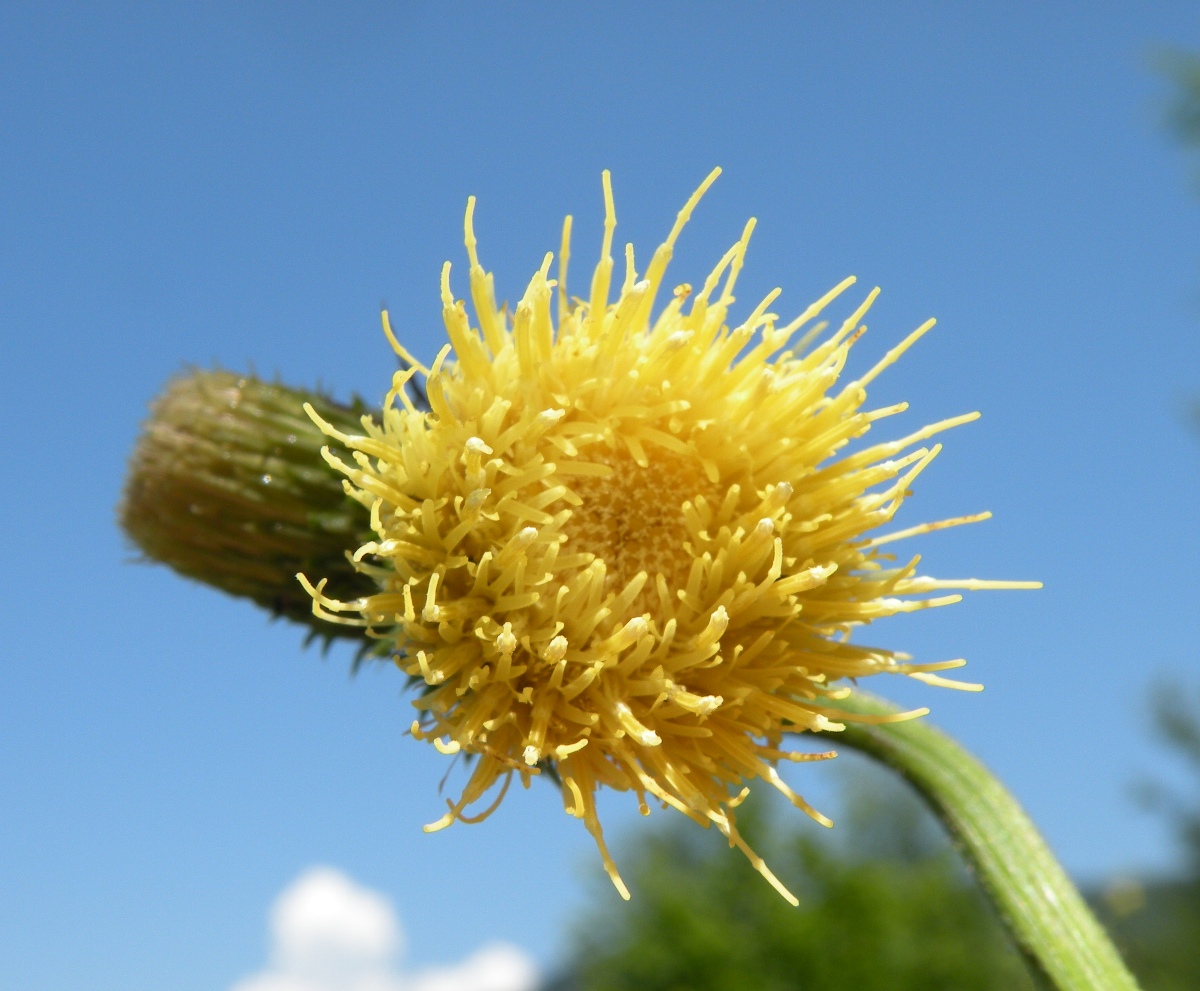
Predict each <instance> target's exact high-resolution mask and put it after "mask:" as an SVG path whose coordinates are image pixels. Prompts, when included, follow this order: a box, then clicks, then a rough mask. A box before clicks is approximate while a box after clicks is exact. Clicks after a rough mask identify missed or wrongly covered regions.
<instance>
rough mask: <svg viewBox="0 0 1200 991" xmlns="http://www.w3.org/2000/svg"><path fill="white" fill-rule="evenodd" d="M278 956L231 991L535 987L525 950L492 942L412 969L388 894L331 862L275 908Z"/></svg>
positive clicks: (306, 876) (527, 990)
mask: <svg viewBox="0 0 1200 991" xmlns="http://www.w3.org/2000/svg"><path fill="white" fill-rule="evenodd" d="M271 939H272V946H271V963H270V966H269V967H268V968H267V969H266V970H264V971H262V972H261V973H258V974H255V975H253V976H251V977H247V978H245V979H243V980H241V981H239V982H238V983H237V984H235V985H234V986H233V988H232V989H231V991H534V989H535V988H536V987H537V985H538V975H537V969H536V967H535V966H534V963H533V961H532V960H531V959H530V958H529V956H528V955H527V954H526V953H524V952H523V951H521V950H519V949H518V948H517V947H515V946H512V945H510V944H507V943H490V944H488V945H486V946H484V947H482V948H480V949H479V950H477V951H476V952H475V953H473V954H471V955H470V956H469V957H467V958H466V959H465V960H463V961H462V962H460V963H457V964H453V965H451V966H448V967H431V968H428V969H425V970H421V971H418V972H416V973H408V972H406V971H405V970H404V968H403V967H402V966H401V960H400V954H401V951H402V949H403V945H404V936H403V931H402V929H401V926H400V920H399V919H398V918H397V917H396V912H395V909H393V908H392V905H391V903H390V902H389V901H388V900H387V899H386V898H385V897H384V896H383V895H381V894H379V893H378V892H375V891H371V890H369V889H367V888H364V887H362V886H361V885H358V884H356V883H355V882H354V881H352V880H351V879H350V878H348V877H347V876H346V875H345V874H343V873H341V872H340V871H337V870H334V869H333V868H331V867H314V868H313V869H311V870H309V871H306V872H305V873H303V874H301V875H300V877H298V878H296V880H295V881H293V882H292V883H291V884H290V885H288V886H287V887H286V888H285V889H284V890H283V891H282V892H281V893H280V895H279V897H278V898H276V899H275V904H274V905H273V906H272V908H271Z"/></svg>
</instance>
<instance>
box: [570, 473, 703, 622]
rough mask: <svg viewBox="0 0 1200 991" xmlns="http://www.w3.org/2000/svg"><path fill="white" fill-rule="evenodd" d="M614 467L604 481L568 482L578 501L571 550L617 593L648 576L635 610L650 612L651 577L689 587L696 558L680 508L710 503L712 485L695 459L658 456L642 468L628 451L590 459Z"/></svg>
mask: <svg viewBox="0 0 1200 991" xmlns="http://www.w3.org/2000/svg"><path fill="white" fill-rule="evenodd" d="M594 460H596V461H597V462H598V463H600V464H604V465H606V466H608V467H609V468H611V469H612V474H611V475H609V476H608V477H607V478H602V477H586V478H582V479H577V480H572V486H571V487H572V489H573V490H574V492H575V494H576V495H577V496H579V497H580V499H582V500H583V505H582V506H579V507H577V508H576V509H575V510H574V512H573V513H572V515H571V519H570V520H569V521H568V522H567V524H566V526H565V527H564V532H565V533H566V534H567V537H568V538H569V546H570V547H571V549H572V550H574V551H576V552H580V551H582V552H588V553H591V554H594V555H595V556H596V557H597V558H600V559H601V560H603V561H604V564H605V569H606V584H607V585H608V586H609V587H610V588H613V589H618V590H619V589H621V588H624V587H625V586H626V585H628V584H629V582H630V581H632V580H633V579H634V578H636V577H637V575H638V573H639V572H645V573H646V575H647V576H648V577H649V578H650V581H648V582H647V583H646V585H645V587H644V588H643V590H642V592H641V594H640V595H639V596H638V598H637V599H636V600H634V603H633V608H632V610H631V611H632V612H633V613H634V614H640V613H642V612H645V611H647V610H648V609H652V607H653V602H654V598H655V596H656V593H655V589H654V585H655V583H654V578H655V576H657V575H662V576H663V578H664V579H665V580H666V583H667V587H668V588H670V589H677V588H682V587H683V586H685V585H686V584H687V579H688V573H689V572H690V570H691V566H692V561H693V559H694V555H693V553H692V552H691V548H690V546H689V543H688V530H687V524H686V521H685V518H684V505H685V504H686V503H693V502H695V500H696V498H697V497H698V496H702V497H705V498H708V499H710V500H711V499H712V497H713V496H714V495H715V494H716V492H717V486H716V485H714V484H713V483H712V482H710V481H709V480H708V478H707V477H706V476H705V474H704V469H703V467H702V466H701V465H700V464H699V462H698V461H697V460H696V459H694V458H687V457H684V456H681V455H679V454H675V453H673V452H670V451H662V450H658V451H655V452H654V456H653V457H652V458H649V459H648V463H647V464H645V465H639V464H638V463H637V462H636V461H634V459H633V457H632V456H631V455H630V454H629V453H628V452H626V451H614V452H606V453H605V455H604V456H602V457H598V458H595V459H594Z"/></svg>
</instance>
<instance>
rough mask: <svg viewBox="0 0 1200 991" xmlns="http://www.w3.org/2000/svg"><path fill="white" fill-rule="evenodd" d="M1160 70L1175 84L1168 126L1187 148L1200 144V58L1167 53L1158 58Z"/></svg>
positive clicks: (1187, 54)
mask: <svg viewBox="0 0 1200 991" xmlns="http://www.w3.org/2000/svg"><path fill="white" fill-rule="evenodd" d="M1158 64H1159V68H1160V69H1161V70H1162V72H1163V74H1164V75H1166V76H1167V77H1168V78H1169V79H1170V80H1171V81H1172V82H1173V83H1174V84H1175V94H1174V97H1173V99H1172V102H1171V105H1170V108H1169V110H1168V112H1167V124H1168V126H1169V127H1170V128H1171V130H1172V131H1174V132H1175V134H1176V136H1177V137H1178V138H1179V140H1180V141H1182V142H1183V143H1184V144H1186V145H1193V146H1195V145H1200V56H1197V55H1193V54H1192V53H1190V52H1181V51H1169V52H1166V53H1165V54H1163V55H1162V56H1161V57H1160V58H1159V62H1158Z"/></svg>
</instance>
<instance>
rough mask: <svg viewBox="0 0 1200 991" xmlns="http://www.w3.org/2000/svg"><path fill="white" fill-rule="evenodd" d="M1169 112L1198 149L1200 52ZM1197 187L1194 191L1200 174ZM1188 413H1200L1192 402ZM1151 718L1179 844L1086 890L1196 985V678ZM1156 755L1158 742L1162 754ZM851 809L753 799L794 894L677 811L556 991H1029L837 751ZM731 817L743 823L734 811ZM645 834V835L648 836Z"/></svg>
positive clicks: (996, 936) (1157, 966)
mask: <svg viewBox="0 0 1200 991" xmlns="http://www.w3.org/2000/svg"><path fill="white" fill-rule="evenodd" d="M1158 67H1159V69H1160V71H1162V73H1163V74H1164V75H1165V76H1166V77H1167V78H1168V79H1169V80H1170V82H1171V84H1172V87H1173V97H1172V102H1171V104H1170V106H1169V109H1168V111H1167V122H1168V124H1169V126H1170V129H1171V131H1172V132H1173V134H1174V135H1175V137H1176V138H1177V139H1178V140H1179V141H1180V142H1181V143H1182V144H1183V145H1184V146H1185V147H1186V148H1189V149H1192V150H1196V149H1200V57H1197V56H1194V55H1190V54H1185V53H1179V52H1170V53H1167V54H1165V55H1163V56H1161V57H1160V59H1159V60H1158ZM1196 191H1197V192H1200V176H1198V177H1197V186H1196ZM1196 422H1197V423H1198V424H1200V407H1198V408H1197V415H1196ZM1150 701H1151V712H1152V716H1153V719H1152V722H1153V727H1154V731H1155V733H1156V734H1157V736H1158V738H1159V740H1160V742H1161V743H1162V745H1163V747H1164V750H1165V751H1171V752H1173V753H1174V754H1175V756H1176V757H1179V758H1182V759H1183V762H1184V763H1185V765H1186V767H1187V768H1188V771H1189V773H1190V783H1189V784H1188V785H1185V786H1184V787H1183V788H1178V787H1176V788H1169V787H1166V786H1164V785H1163V784H1162V783H1161V782H1158V781H1144V782H1131V800H1137V801H1140V802H1141V803H1142V804H1143V805H1144V806H1145V807H1146V808H1147V809H1148V810H1149V811H1151V812H1152V813H1154V814H1157V815H1161V816H1165V817H1167V818H1168V819H1169V820H1170V822H1171V824H1172V826H1173V828H1174V831H1175V835H1176V837H1177V839H1178V842H1179V846H1180V851H1179V852H1180V857H1179V861H1178V862H1179V865H1180V866H1179V869H1178V871H1177V873H1176V874H1175V875H1173V876H1169V877H1150V878H1145V877H1143V878H1134V877H1127V878H1115V879H1112V880H1111V881H1110V882H1109V883H1108V884H1107V885H1106V886H1104V887H1103V888H1100V889H1096V890H1092V891H1089V892H1087V894H1088V896H1089V899H1090V901H1091V902H1092V903H1093V905H1094V907H1095V908H1096V910H1097V912H1098V914H1099V915H1100V917H1101V919H1102V920H1103V922H1104V924H1105V925H1106V926H1107V927H1108V928H1109V930H1110V931H1111V932H1112V933H1113V936H1114V938H1115V940H1116V942H1117V945H1118V946H1119V948H1120V950H1121V952H1122V953H1123V954H1124V956H1125V958H1126V960H1127V961H1128V962H1129V964H1130V966H1131V968H1132V969H1133V971H1134V972H1135V974H1136V975H1137V977H1138V979H1139V980H1140V981H1141V983H1142V986H1143V987H1144V988H1145V989H1146V991H1185V989H1188V991H1193V989H1200V692H1195V691H1194V690H1188V689H1187V688H1185V687H1184V686H1181V685H1177V684H1164V685H1162V686H1161V687H1160V688H1159V690H1158V691H1157V692H1156V693H1155V695H1154V697H1153V698H1152V699H1151V700H1150ZM1164 756H1165V755H1164ZM839 763H843V764H845V765H848V766H846V767H844V768H843V771H844V782H843V787H844V791H845V795H844V803H843V804H844V812H843V815H842V817H841V821H840V822H839V829H838V830H837V832H836V834H828V833H825V832H824V831H823V830H819V829H817V828H815V827H814V826H813V825H812V823H809V822H808V821H807V820H803V819H802V818H801V817H799V816H798V815H797V814H796V813H795V810H793V809H791V808H790V807H789V808H778V807H777V806H776V805H775V804H773V803H771V802H769V801H759V802H758V803H757V804H754V803H753V801H752V802H751V803H748V807H747V808H746V809H745V813H744V823H745V829H744V831H745V833H746V835H747V837H748V838H749V840H750V842H751V844H752V845H753V846H755V847H756V848H758V849H759V852H761V853H763V854H764V855H767V856H768V860H769V862H770V863H771V864H772V866H773V867H774V868H775V869H776V871H777V873H778V874H779V875H780V877H781V879H782V880H783V881H784V883H786V884H787V885H788V886H789V887H790V888H791V889H792V890H793V891H795V892H796V893H797V894H798V895H799V896H800V898H801V906H800V908H799V909H793V908H791V907H790V906H789V905H788V904H787V903H786V902H784V901H783V899H781V898H780V897H779V896H778V895H777V894H776V893H775V892H774V891H773V890H772V889H771V888H770V887H769V886H768V885H766V884H765V883H764V882H763V881H762V879H761V878H759V877H758V876H757V875H756V874H755V873H754V871H753V869H752V868H751V867H750V865H749V864H748V863H747V862H746V861H745V858H743V857H741V856H740V855H736V854H734V853H731V852H730V850H729V849H728V847H727V845H726V844H725V843H724V842H723V840H722V838H721V837H720V836H719V835H715V834H710V833H705V832H701V831H699V830H696V829H695V828H694V827H693V826H692V825H691V824H690V823H687V822H683V821H681V822H679V823H676V824H673V825H668V826H666V827H665V828H660V829H659V830H657V831H652V832H651V833H650V834H649V836H648V838H646V839H643V840H641V842H640V843H639V844H638V845H636V846H634V847H632V848H630V849H627V850H626V852H625V862H626V863H628V865H629V868H628V879H629V881H630V882H631V885H630V886H631V888H632V889H633V890H634V891H636V892H637V895H636V897H635V898H634V900H633V902H632V903H630V904H628V905H626V904H624V903H621V904H617V903H616V900H615V898H614V897H613V895H612V891H611V889H610V888H609V886H608V885H607V884H606V883H601V882H598V883H597V887H596V893H595V896H594V899H593V902H592V905H591V908H590V910H589V911H588V912H586V913H585V914H584V915H583V916H582V917H581V918H580V919H579V920H578V921H577V923H576V925H575V928H574V935H573V942H572V950H571V954H570V957H569V964H568V966H567V968H566V970H565V972H564V973H563V974H562V975H560V976H559V978H558V979H557V980H555V981H553V982H551V985H550V988H551V989H553V991H785V989H804V991H840V989H845V991H850V989H853V991H876V989H878V991H884V989H887V991H909V989H912V991H917V989H920V991H942V989H945V991H950V989H961V991H976V989H977V991H985V989H987V991H992V989H995V991H1001V989H1004V991H1024V989H1032V988H1033V987H1034V985H1033V983H1032V982H1031V980H1030V978H1029V975H1028V974H1027V972H1026V970H1025V967H1024V964H1023V962H1022V960H1021V958H1020V956H1019V955H1018V954H1017V952H1016V950H1015V949H1014V948H1013V946H1012V945H1011V943H1010V942H1009V940H1008V938H1007V936H1006V934H1005V933H1004V931H1003V930H1002V928H1001V926H1000V924H999V922H998V920H997V919H996V918H995V917H994V916H993V915H992V912H991V909H990V908H989V906H988V905H987V904H986V903H985V901H984V899H983V898H982V897H981V895H980V894H979V892H978V890H977V889H976V887H975V885H974V883H973V882H972V879H971V878H970V877H969V876H967V874H966V872H965V870H964V869H963V867H962V866H961V863H960V861H959V860H958V858H957V855H956V854H955V853H954V851H953V850H952V849H951V848H950V846H949V843H948V841H947V839H946V838H945V835H944V833H943V832H942V830H941V827H940V826H939V825H938V823H937V822H936V821H934V820H933V818H932V816H931V815H930V814H929V813H928V812H927V811H926V810H925V809H924V808H923V807H922V806H921V805H920V804H919V802H918V800H917V799H916V798H914V797H912V796H911V795H910V794H909V793H908V792H907V790H906V789H905V786H904V785H903V784H902V783H900V782H899V781H898V780H893V779H892V778H891V777H890V776H889V775H888V772H885V771H883V770H881V769H879V768H877V767H874V766H871V765H868V764H867V763H866V762H865V761H860V760H856V759H854V758H851V759H849V760H847V759H845V758H843V759H842V760H840V761H839ZM740 821H742V820H740ZM642 835H643V836H645V834H642Z"/></svg>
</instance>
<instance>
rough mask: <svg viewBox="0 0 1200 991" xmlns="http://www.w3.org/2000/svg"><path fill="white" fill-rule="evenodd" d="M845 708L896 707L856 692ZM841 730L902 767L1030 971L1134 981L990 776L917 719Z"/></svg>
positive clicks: (1047, 977) (869, 711) (1098, 987)
mask: <svg viewBox="0 0 1200 991" xmlns="http://www.w3.org/2000/svg"><path fill="white" fill-rule="evenodd" d="M840 704H841V707H842V708H843V709H845V710H847V711H850V712H855V713H859V714H862V715H870V716H880V715H890V714H894V713H896V712H897V711H898V710H897V709H896V708H895V707H894V706H892V705H891V704H890V703H888V702H884V701H883V700H882V699H878V698H875V697H874V696H871V695H868V694H865V693H862V692H855V693H854V694H853V695H852V696H850V697H849V698H848V699H846V700H844V701H843V702H841V703H840ZM839 739H840V740H841V741H843V742H845V743H847V744H849V745H850V746H852V747H854V748H855V749H856V750H860V751H862V752H863V753H865V754H867V755H868V756H869V757H873V758H874V759H875V760H878V761H880V762H881V763H883V764H886V765H887V766H888V767H890V768H892V769H893V770H895V771H896V772H897V773H899V774H900V775H901V776H902V777H903V778H904V779H905V780H906V781H908V783H909V784H911V785H912V786H913V788H915V789H916V791H917V793H918V794H919V795H920V796H921V797H922V798H923V799H924V800H925V801H926V802H927V803H928V805H929V806H930V807H931V808H932V809H933V811H934V813H935V814H936V815H937V817H938V818H939V819H941V821H942V822H943V823H944V824H945V826H946V829H947V830H948V831H949V833H950V836H951V837H952V838H953V840H954V842H955V844H956V845H957V846H958V848H959V850H960V851H961V852H962V855H963V857H964V858H965V859H966V861H967V863H968V864H969V865H970V867H971V868H972V870H973V871H974V872H975V874H976V876H977V877H978V879H979V883H980V884H981V885H982V886H983V888H984V890H985V891H986V892H987V894H988V895H989V896H990V898H991V900H992V902H993V904H994V905H995V906H996V909H997V910H998V911H999V913H1000V916H1001V918H1002V919H1003V921H1004V923H1005V924H1006V925H1007V926H1008V929H1009V931H1010V932H1011V934H1012V937H1013V939H1014V940H1015V941H1016V944H1017V946H1018V948H1019V949H1020V950H1021V952H1022V953H1023V954H1024V955H1025V959H1026V961H1027V962H1028V964H1029V966H1030V969H1031V970H1032V972H1033V973H1034V975H1035V977H1037V978H1039V979H1040V980H1041V982H1042V983H1043V984H1044V985H1045V986H1046V987H1047V988H1050V989H1053V991H1137V986H1138V985H1137V982H1136V981H1135V980H1134V978H1133V975H1132V974H1130V972H1129V970H1128V969H1127V968H1126V967H1125V964H1124V963H1123V962H1122V960H1121V958H1120V956H1119V955H1118V954H1117V951H1116V949H1115V948H1114V947H1113V944H1112V942H1111V941H1110V940H1109V938H1108V935H1107V934H1106V933H1105V931H1104V929H1103V928H1102V927H1101V925H1100V923H1099V922H1098V921H1097V920H1096V917H1095V916H1094V915H1093V914H1092V912H1091V910H1090V909H1089V908H1088V906H1087V905H1086V904H1085V902H1084V901H1083V899H1082V898H1081V897H1080V895H1079V892H1078V891H1077V890H1076V889H1075V886H1074V885H1073V884H1072V883H1071V880H1070V878H1068V877H1067V875H1066V872H1065V871H1063V869H1062V867H1061V866H1060V865H1059V863H1058V861H1057V860H1055V858H1054V855H1053V854H1052V853H1051V852H1050V848H1049V847H1048V846H1047V845H1046V841H1045V840H1044V839H1042V837H1041V835H1040V834H1039V833H1038V831H1037V828H1036V827H1035V826H1034V825H1033V823H1032V821H1030V819H1029V816H1027V815H1026V814H1025V811H1024V810H1023V809H1022V808H1021V806H1020V805H1019V804H1018V803H1017V800H1016V799H1015V798H1013V796H1012V795H1011V794H1010V793H1009V792H1008V790H1007V789H1006V788H1005V787H1004V786H1003V785H1002V784H1001V783H1000V782H999V780H997V779H996V777H995V776H994V775H993V774H992V773H991V772H990V771H989V770H988V769H987V768H986V767H984V766H983V764H981V763H980V762H979V761H978V760H976V759H975V757H973V756H972V755H971V754H970V753H968V752H967V751H966V750H964V749H963V748H962V747H961V746H959V744H957V743H956V742H955V741H954V740H952V739H950V737H948V736H946V734H944V733H942V732H940V731H939V730H937V729H935V728H934V727H932V726H930V725H929V724H928V723H926V722H924V721H923V720H912V721H908V722H900V723H885V724H880V725H870V724H863V723H854V722H847V723H846V729H845V731H844V732H843V733H841V734H839Z"/></svg>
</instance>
